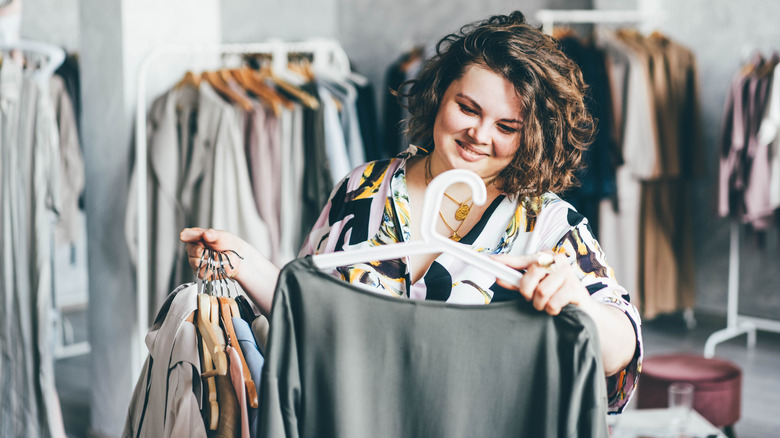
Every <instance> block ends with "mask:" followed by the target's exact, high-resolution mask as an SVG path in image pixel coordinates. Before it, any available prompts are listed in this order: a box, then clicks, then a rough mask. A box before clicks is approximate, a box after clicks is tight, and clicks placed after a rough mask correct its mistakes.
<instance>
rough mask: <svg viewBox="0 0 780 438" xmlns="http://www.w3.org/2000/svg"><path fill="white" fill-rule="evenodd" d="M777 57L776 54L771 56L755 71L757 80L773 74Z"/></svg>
mask: <svg viewBox="0 0 780 438" xmlns="http://www.w3.org/2000/svg"><path fill="white" fill-rule="evenodd" d="M778 60H779V59H778V57H777V54H775V55H773V56H772V57H771V58H769V59H767V60H765V61H764V63H763V64H762V65H761V66H760V67H758V68H757V69H756V72H755V73H756V76H758V77H759V78H763V77H766V76H767V75H769V74H771V73H773V72H774V71H775V67H776V66H777V63H778Z"/></svg>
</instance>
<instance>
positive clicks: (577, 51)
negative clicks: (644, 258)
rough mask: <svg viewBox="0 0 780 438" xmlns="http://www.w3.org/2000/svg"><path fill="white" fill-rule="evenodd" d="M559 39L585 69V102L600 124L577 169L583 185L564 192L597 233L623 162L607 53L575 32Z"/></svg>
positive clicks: (583, 70) (578, 177)
mask: <svg viewBox="0 0 780 438" xmlns="http://www.w3.org/2000/svg"><path fill="white" fill-rule="evenodd" d="M558 41H559V46H560V48H561V50H562V51H563V52H564V53H565V54H566V55H567V56H568V57H569V58H571V59H572V60H573V61H574V62H575V63H577V65H578V66H579V67H580V71H582V78H583V81H584V82H585V84H586V85H588V89H587V91H586V98H585V103H586V106H587V108H588V111H589V112H590V114H591V116H592V117H593V118H594V120H595V121H596V126H597V131H596V135H595V138H594V139H593V143H591V144H590V146H588V148H587V149H586V150H585V151H584V152H583V155H582V162H583V169H582V170H581V171H580V172H578V173H577V179H578V181H579V183H580V185H579V186H577V187H574V188H572V189H570V190H569V191H567V192H566V193H563V194H562V195H561V197H562V198H563V199H565V200H566V201H568V202H569V203H571V204H572V205H573V206H574V208H575V209H577V211H578V212H580V214H582V215H583V216H585V217H587V218H588V221H589V222H590V224H591V228H592V229H593V230H594V232H596V233H597V232H598V230H599V203H600V202H601V201H602V200H604V199H611V198H612V197H613V196H614V195H615V193H616V192H617V187H616V183H615V171H616V169H617V166H619V165H620V164H621V163H622V157H621V154H620V150H619V149H618V145H617V141H616V138H615V128H614V117H613V107H612V93H611V89H610V83H609V75H608V73H607V64H606V60H605V54H604V52H603V50H602V49H601V48H599V47H596V46H594V45H592V44H591V43H589V42H587V41H584V40H583V39H581V38H579V37H578V36H576V35H575V34H570V35H567V36H565V37H563V38H560V39H559V40H558Z"/></svg>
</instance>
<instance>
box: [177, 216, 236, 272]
mask: <svg viewBox="0 0 780 438" xmlns="http://www.w3.org/2000/svg"><path fill="white" fill-rule="evenodd" d="M179 238H180V239H181V241H182V242H184V243H185V244H186V245H185V247H186V252H187V258H188V261H189V264H190V266H191V267H192V270H193V272H194V273H195V275H197V277H198V278H203V279H206V280H208V279H209V278H210V277H214V276H218V274H220V272H221V275H226V276H228V277H230V278H235V276H236V275H237V272H238V265H239V264H240V261H241V260H240V257H238V256H236V255H235V254H234V253H232V252H231V250H232V251H236V253H239V254H240V252H242V251H243V249H244V248H243V246H242V243H243V241H242V240H241V239H239V238H238V237H237V236H235V235H233V234H231V233H229V232H227V231H222V230H214V229H211V228H208V229H206V228H199V227H192V228H185V229H183V230H182V231H181V233H179ZM207 249H208V250H213V251H215V252H216V253H209V251H207ZM215 266H219V267H220V269H221V268H224V270H222V271H220V272H217V271H216V270H215V269H216V268H215Z"/></svg>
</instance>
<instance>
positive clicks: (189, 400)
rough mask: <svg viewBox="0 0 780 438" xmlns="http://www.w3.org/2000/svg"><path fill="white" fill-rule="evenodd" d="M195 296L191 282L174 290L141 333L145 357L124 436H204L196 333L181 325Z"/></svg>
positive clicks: (194, 303)
mask: <svg viewBox="0 0 780 438" xmlns="http://www.w3.org/2000/svg"><path fill="white" fill-rule="evenodd" d="M197 296H198V291H197V286H196V285H195V284H193V283H190V284H184V285H181V286H179V287H178V288H177V289H176V290H174V291H173V292H172V293H171V294H170V296H169V297H168V300H167V301H166V302H165V303H163V306H162V307H161V309H160V314H159V315H158V316H157V318H156V321H155V323H154V325H153V326H152V328H151V329H150V330H149V333H148V334H147V335H146V346H147V347H148V348H149V356H148V357H147V358H146V362H145V363H144V367H143V369H142V371H141V375H140V376H139V378H138V383H137V384H136V386H135V391H133V397H132V399H131V400H130V407H129V408H128V412H127V419H126V421H125V427H124V430H123V431H122V437H123V438H130V437H153V438H157V437H204V438H205V437H206V426H205V424H204V423H203V418H202V417H201V415H200V407H201V404H202V396H203V394H202V393H203V388H202V383H201V379H200V378H198V377H199V376H200V354H199V353H198V334H197V329H196V328H195V325H194V324H192V323H190V322H187V321H186V319H187V317H188V316H189V315H190V314H191V313H192V312H194V311H195V310H197V308H198V304H197Z"/></svg>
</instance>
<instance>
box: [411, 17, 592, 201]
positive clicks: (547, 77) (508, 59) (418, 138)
mask: <svg viewBox="0 0 780 438" xmlns="http://www.w3.org/2000/svg"><path fill="white" fill-rule="evenodd" d="M471 65H479V66H485V67H488V68H490V69H491V70H492V71H494V72H496V73H497V74H499V75H501V76H503V77H504V78H506V79H507V80H508V81H509V82H510V83H512V84H513V85H514V88H515V91H516V93H517V95H518V96H519V97H520V100H521V102H522V112H523V124H522V127H521V136H520V138H521V140H520V144H519V147H518V149H517V152H516V153H515V156H514V158H513V160H512V162H511V163H510V164H509V165H508V166H507V167H506V168H505V169H504V170H503V171H501V173H500V174H499V178H498V183H499V184H500V188H501V189H502V190H503V191H504V192H506V193H507V194H510V195H513V196H517V197H520V196H524V197H525V196H528V197H537V196H541V195H542V194H543V193H545V192H547V191H552V192H555V193H561V192H563V191H565V190H566V189H568V188H570V187H573V186H574V185H576V184H577V180H576V177H575V173H576V172H577V171H578V170H579V168H580V163H581V158H582V153H583V151H584V150H585V149H586V148H587V146H588V145H589V144H590V143H591V141H592V138H593V135H594V133H595V130H596V124H595V121H594V120H593V118H592V117H591V115H590V113H589V112H588V110H587V109H586V104H585V89H586V85H585V83H584V82H583V80H582V73H581V72H580V69H579V67H578V66H577V65H576V64H575V63H574V62H573V61H572V60H571V59H569V58H568V57H567V56H566V55H565V54H564V53H563V52H561V50H559V48H558V45H557V43H556V41H555V40H554V39H553V38H551V37H550V36H548V35H545V34H544V33H543V32H542V31H541V28H536V27H534V26H531V25H530V24H528V23H527V22H526V20H525V16H524V15H523V14H522V13H521V12H519V11H515V12H512V13H511V14H509V15H496V16H493V17H490V18H488V19H487V20H484V21H480V22H475V23H471V24H467V25H465V26H463V27H462V28H461V29H460V31H459V32H457V33H453V34H450V35H447V36H445V37H444V38H442V39H441V40H440V41H439V42H438V43H437V44H436V55H435V56H434V57H433V58H431V59H430V60H429V61H428V62H426V64H425V66H424V68H423V70H422V72H421V73H420V75H419V77H418V78H417V79H412V80H410V81H407V82H405V83H404V84H402V85H401V87H400V88H399V90H398V91H397V92H396V95H397V96H398V97H399V98H406V99H407V102H406V103H405V104H404V106H405V107H406V108H407V109H408V110H409V113H410V117H409V120H408V129H407V135H408V136H409V138H410V139H411V140H412V141H413V142H416V143H417V144H419V145H421V146H423V147H425V148H426V149H428V148H431V149H430V150H432V148H433V147H435V145H434V144H433V127H434V124H435V120H436V113H437V112H438V110H439V105H440V104H441V100H442V97H443V96H444V93H445V91H446V90H447V88H448V87H449V86H450V84H451V83H452V82H453V81H455V80H458V79H460V78H461V77H462V76H463V74H464V73H465V71H466V69H467V67H469V66H471Z"/></svg>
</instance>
